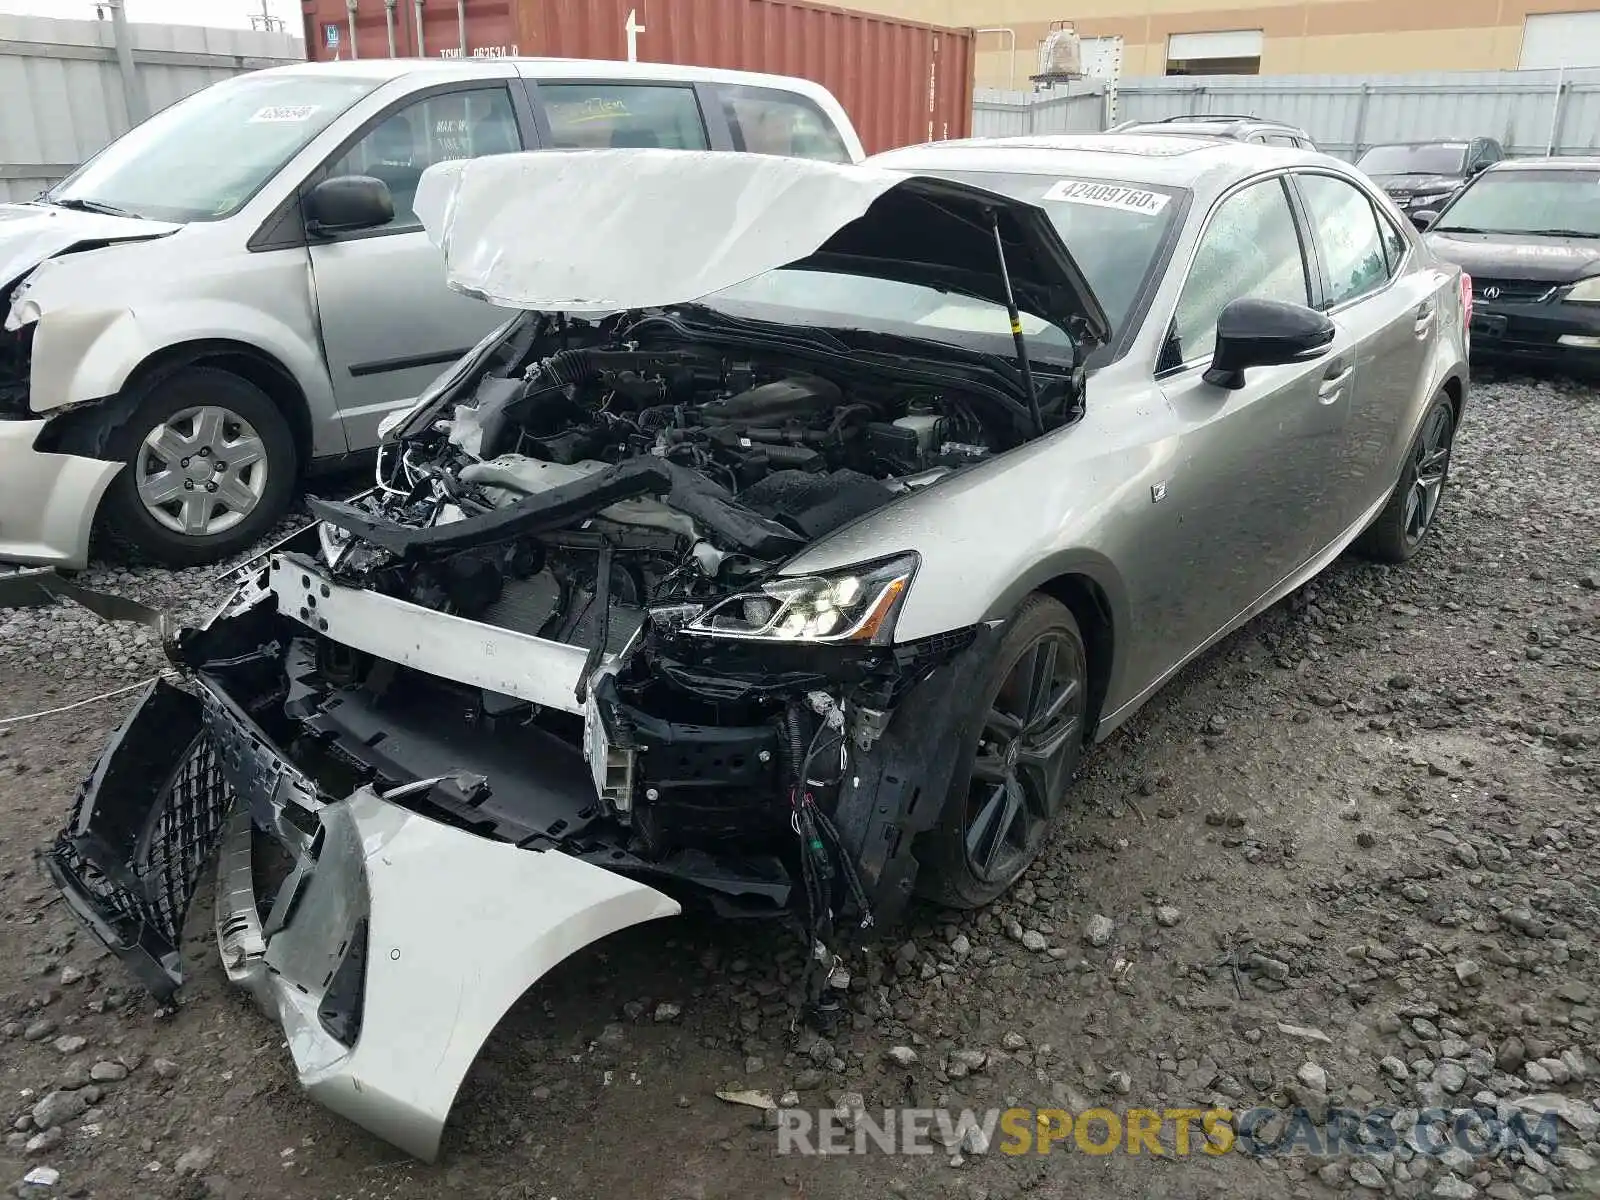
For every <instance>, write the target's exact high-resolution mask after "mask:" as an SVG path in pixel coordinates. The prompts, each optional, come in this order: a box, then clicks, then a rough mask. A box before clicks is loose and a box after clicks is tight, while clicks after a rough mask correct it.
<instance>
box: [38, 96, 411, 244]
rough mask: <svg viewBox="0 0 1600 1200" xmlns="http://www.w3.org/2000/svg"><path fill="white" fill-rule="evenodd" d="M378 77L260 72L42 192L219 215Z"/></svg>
mask: <svg viewBox="0 0 1600 1200" xmlns="http://www.w3.org/2000/svg"><path fill="white" fill-rule="evenodd" d="M381 82H382V80H379V79H361V78H352V77H349V76H338V75H314V76H313V75H300V74H295V75H265V74H262V75H244V76H240V77H239V78H237V79H231V80H227V81H225V82H222V83H218V84H214V85H213V86H211V87H209V88H206V89H205V90H204V91H201V92H196V93H195V94H194V95H192V96H189V97H187V98H185V99H183V100H180V101H178V103H176V104H174V105H172V106H171V107H170V108H166V109H163V110H162V111H161V112H159V113H157V114H156V115H155V116H153V117H151V118H150V119H149V120H148V121H145V122H144V123H142V124H140V125H138V126H136V127H135V128H133V129H132V130H130V131H129V132H128V133H126V134H125V135H123V136H122V137H120V138H118V139H117V140H116V141H114V142H112V143H111V144H110V145H109V146H107V147H106V148H105V149H104V150H102V151H101V152H100V153H99V154H97V155H95V156H94V157H93V158H91V159H90V160H89V161H88V162H86V163H85V164H84V165H83V166H81V167H79V168H78V170H76V171H75V172H73V173H72V174H71V175H69V176H68V177H67V178H66V179H65V180H63V181H62V182H61V183H59V184H57V185H56V186H55V187H54V188H52V189H51V190H50V191H49V192H47V193H45V195H44V196H43V197H42V198H43V199H44V200H45V201H47V202H48V203H52V204H60V205H64V206H67V207H79V208H86V209H91V210H93V211H101V212H111V213H125V214H128V215H130V216H136V217H146V218H149V219H151V220H159V221H215V220H220V219H221V218H223V217H227V216H231V215H232V214H233V213H235V212H237V211H238V210H239V209H240V208H242V207H243V206H244V205H245V204H246V203H247V202H248V201H249V200H250V198H251V197H252V196H254V195H255V194H256V193H257V192H258V191H260V190H261V188H262V187H263V186H265V185H266V183H267V181H268V180H270V179H271V178H272V177H273V176H274V175H275V174H277V173H278V171H280V170H281V169H282V168H283V166H284V165H285V164H286V163H287V162H288V161H289V160H290V159H291V158H293V157H294V156H295V155H296V154H298V153H299V152H300V151H301V150H303V149H304V148H305V146H306V144H307V143H308V142H310V141H311V139H312V138H314V137H316V136H317V135H318V134H319V133H321V132H322V131H323V130H324V129H326V128H327V127H328V126H329V124H331V123H332V122H333V121H334V120H336V119H337V118H338V117H339V116H340V114H342V113H344V112H345V111H346V110H348V109H349V108H350V106H351V105H353V104H355V103H356V101H358V100H360V99H361V98H362V97H363V96H366V95H367V94H369V93H370V92H372V91H373V90H374V89H375V88H376V87H377V86H378V85H379V84H380V83H381Z"/></svg>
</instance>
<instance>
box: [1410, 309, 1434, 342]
mask: <svg viewBox="0 0 1600 1200" xmlns="http://www.w3.org/2000/svg"><path fill="white" fill-rule="evenodd" d="M1436 312H1437V310H1436V309H1435V308H1434V306H1433V301H1432V300H1424V301H1423V302H1422V304H1421V305H1420V306H1419V307H1418V309H1417V320H1416V324H1415V325H1414V326H1413V329H1414V330H1415V331H1416V334H1417V336H1418V337H1426V336H1427V334H1428V331H1429V330H1430V329H1432V328H1433V318H1434V316H1435V315H1436Z"/></svg>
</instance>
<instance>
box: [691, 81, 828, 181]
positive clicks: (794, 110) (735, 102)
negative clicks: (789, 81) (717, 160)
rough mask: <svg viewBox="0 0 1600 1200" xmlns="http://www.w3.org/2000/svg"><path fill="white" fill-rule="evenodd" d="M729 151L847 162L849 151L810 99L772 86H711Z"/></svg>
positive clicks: (820, 110) (824, 115) (825, 116)
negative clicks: (719, 101)
mask: <svg viewBox="0 0 1600 1200" xmlns="http://www.w3.org/2000/svg"><path fill="white" fill-rule="evenodd" d="M717 93H718V95H719V96H720V97H721V99H722V112H723V115H724V116H725V117H727V120H728V134H729V136H730V137H731V138H732V140H733V148H734V149H735V150H743V151H745V152H746V153H749V154H780V155H784V156H785V157H790V158H817V159H822V160H824V161H826V162H849V161H850V151H849V150H847V149H846V148H845V144H844V139H843V138H842V137H840V136H839V131H838V129H836V128H835V127H834V124H833V122H832V121H831V120H829V119H828V116H827V114H826V113H824V112H823V111H822V109H821V108H820V107H819V106H818V105H817V104H816V103H815V102H814V101H812V100H811V99H810V98H808V97H806V96H797V95H795V94H794V93H793V92H782V91H778V90H776V89H775V88H758V87H746V86H732V85H722V86H719V87H718V88H717Z"/></svg>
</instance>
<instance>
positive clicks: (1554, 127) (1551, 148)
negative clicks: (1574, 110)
mask: <svg viewBox="0 0 1600 1200" xmlns="http://www.w3.org/2000/svg"><path fill="white" fill-rule="evenodd" d="M1566 89H1567V64H1566V63H1562V64H1561V68H1560V70H1558V71H1557V72H1556V99H1555V104H1554V106H1553V107H1552V108H1551V110H1550V137H1549V140H1548V141H1547V143H1546V145H1545V148H1544V156H1545V157H1546V158H1553V157H1555V152H1556V141H1557V139H1558V138H1559V137H1560V134H1561V108H1562V105H1561V101H1562V98H1563V96H1564V94H1565V92H1566Z"/></svg>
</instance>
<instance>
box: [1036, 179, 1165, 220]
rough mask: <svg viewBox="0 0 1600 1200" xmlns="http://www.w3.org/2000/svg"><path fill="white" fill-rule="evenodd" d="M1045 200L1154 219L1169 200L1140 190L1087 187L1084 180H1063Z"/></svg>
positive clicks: (1105, 185) (1107, 185)
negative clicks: (1120, 211)
mask: <svg viewBox="0 0 1600 1200" xmlns="http://www.w3.org/2000/svg"><path fill="white" fill-rule="evenodd" d="M1044 198H1045V199H1046V200H1065V201H1067V202H1069V203H1071V204H1093V205H1095V206H1097V207H1099V208H1120V209H1121V210H1122V211H1123V212H1137V213H1149V214H1150V215H1151V216H1154V215H1155V214H1156V213H1158V212H1160V211H1161V210H1162V209H1164V208H1165V207H1166V206H1167V201H1168V200H1169V199H1170V198H1171V197H1169V196H1163V195H1162V194H1161V193H1160V192H1147V191H1145V190H1144V189H1142V188H1132V187H1123V186H1121V185H1120V184H1115V183H1091V182H1090V181H1089V180H1086V179H1063V180H1061V181H1060V182H1059V183H1055V184H1052V185H1051V187H1050V190H1049V191H1047V192H1046V193H1045V194H1044Z"/></svg>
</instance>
